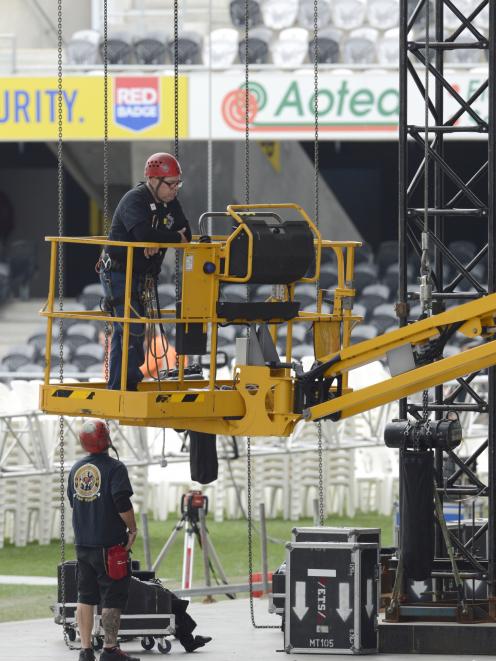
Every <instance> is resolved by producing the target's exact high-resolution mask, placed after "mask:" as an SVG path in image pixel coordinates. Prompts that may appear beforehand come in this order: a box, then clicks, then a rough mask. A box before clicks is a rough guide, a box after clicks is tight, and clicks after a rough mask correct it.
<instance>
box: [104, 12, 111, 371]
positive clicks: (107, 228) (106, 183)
mask: <svg viewBox="0 0 496 661" xmlns="http://www.w3.org/2000/svg"><path fill="white" fill-rule="evenodd" d="M109 231H110V214H109V141H108V2H107V0H103V233H104V234H105V236H108V234H109ZM110 330H111V324H110V323H109V322H108V321H106V322H105V324H104V334H105V349H104V355H103V365H104V374H105V381H106V382H107V383H108V380H109V360H110V351H109V344H110Z"/></svg>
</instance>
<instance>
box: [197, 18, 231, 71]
mask: <svg viewBox="0 0 496 661" xmlns="http://www.w3.org/2000/svg"><path fill="white" fill-rule="evenodd" d="M238 38H239V37H238V31H237V30H235V29H234V28H219V29H218V30H212V32H211V33H210V36H209V37H208V38H206V39H205V42H204V48H203V63H204V64H205V65H207V66H208V64H209V57H210V58H211V61H210V64H211V67H212V68H213V69H226V68H227V67H230V66H231V64H233V62H234V60H235V59H236V56H237V54H238Z"/></svg>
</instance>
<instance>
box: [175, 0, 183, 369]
mask: <svg viewBox="0 0 496 661" xmlns="http://www.w3.org/2000/svg"><path fill="white" fill-rule="evenodd" d="M178 42H179V0H174V156H175V158H176V159H177V160H179V43H178ZM174 253H175V255H174V257H175V259H174V266H175V268H174V272H175V290H176V304H177V303H179V301H180V299H181V285H180V282H179V278H180V273H181V264H180V260H179V257H180V254H182V253H181V251H180V250H177V249H176V250H175V251H174ZM176 310H177V308H176ZM181 314H182V312H181ZM176 344H177V342H176ZM176 369H177V370H179V354H178V353H177V351H176Z"/></svg>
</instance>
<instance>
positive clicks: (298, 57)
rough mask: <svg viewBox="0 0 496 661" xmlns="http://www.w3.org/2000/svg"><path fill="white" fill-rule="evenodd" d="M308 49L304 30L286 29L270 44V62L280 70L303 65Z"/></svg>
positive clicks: (306, 34) (306, 35)
mask: <svg viewBox="0 0 496 661" xmlns="http://www.w3.org/2000/svg"><path fill="white" fill-rule="evenodd" d="M307 48H308V32H307V31H306V30H305V29H304V28H286V30H282V31H281V32H280V34H279V39H278V40H277V41H275V42H274V43H273V44H272V48H271V50H272V61H273V62H274V64H275V65H276V66H278V67H281V68H293V67H298V66H300V65H301V64H303V61H304V59H305V57H306V54H307Z"/></svg>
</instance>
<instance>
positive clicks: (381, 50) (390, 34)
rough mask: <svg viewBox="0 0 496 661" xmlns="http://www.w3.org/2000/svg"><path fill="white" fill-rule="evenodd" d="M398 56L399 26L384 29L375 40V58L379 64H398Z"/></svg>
mask: <svg viewBox="0 0 496 661" xmlns="http://www.w3.org/2000/svg"><path fill="white" fill-rule="evenodd" d="M399 57H400V31H399V28H391V29H390V30H386V32H384V34H383V36H382V37H381V38H380V39H379V41H378V42H377V59H378V61H379V64H398V62H399Z"/></svg>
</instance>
